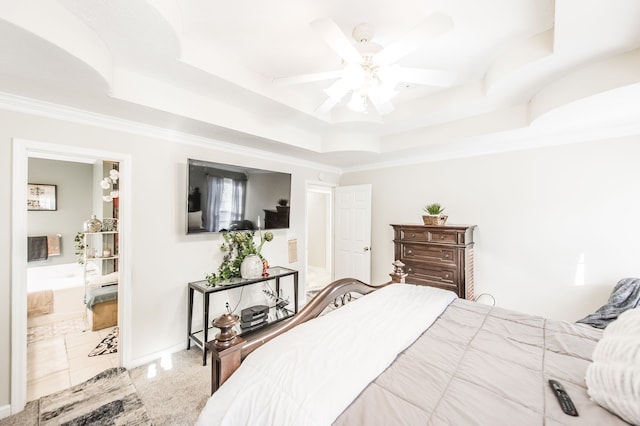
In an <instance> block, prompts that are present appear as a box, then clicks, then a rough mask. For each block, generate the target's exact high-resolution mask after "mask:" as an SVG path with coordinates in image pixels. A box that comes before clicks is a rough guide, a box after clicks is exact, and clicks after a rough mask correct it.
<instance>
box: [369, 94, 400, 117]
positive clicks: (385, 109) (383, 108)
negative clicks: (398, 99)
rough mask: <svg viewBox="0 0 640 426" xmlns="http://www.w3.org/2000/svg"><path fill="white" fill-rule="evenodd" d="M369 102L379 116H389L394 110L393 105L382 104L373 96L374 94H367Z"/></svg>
mask: <svg viewBox="0 0 640 426" xmlns="http://www.w3.org/2000/svg"><path fill="white" fill-rule="evenodd" d="M369 100H370V101H371V103H372V104H373V107H374V108H375V109H376V111H378V114H380V115H386V114H389V113H390V112H393V110H394V108H393V104H392V103H391V102H390V101H386V102H382V100H381V99H379V98H378V97H377V96H375V93H369Z"/></svg>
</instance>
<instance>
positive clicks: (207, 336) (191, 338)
mask: <svg viewBox="0 0 640 426" xmlns="http://www.w3.org/2000/svg"><path fill="white" fill-rule="evenodd" d="M267 273H268V274H269V276H267V277H260V278H254V279H242V278H233V279H231V280H229V281H223V282H221V283H219V284H217V285H216V286H215V287H211V286H209V285H207V281H206V280H201V281H194V282H190V283H189V301H188V308H187V315H188V317H187V328H188V330H187V349H190V348H191V342H193V343H195V344H196V346H198V347H199V348H201V349H202V365H207V346H206V344H207V342H209V341H210V340H213V339H214V338H215V333H212V332H213V331H214V330H217V329H215V328H213V327H211V324H209V298H210V297H211V295H212V294H214V293H218V292H220V291H225V290H229V289H231V288H238V287H243V286H247V285H251V284H258V283H262V282H266V281H271V280H274V281H275V282H276V289H275V291H276V294H280V279H281V278H284V277H293V311H292V310H290V309H278V308H276V307H275V306H271V307H270V309H269V320H268V322H267V324H265V325H264V326H268V325H269V324H275V323H277V322H280V321H282V320H284V319H287V318H289V317H291V316H293V315H294V314H296V313H297V312H298V271H296V270H294V269H289V268H283V267H281V266H274V267H272V268H269V269H267ZM196 291H197V292H198V293H200V294H202V324H203V327H202V330H198V331H193V330H192V327H193V324H192V323H193V294H194V293H195V292H196ZM283 311H284V312H283ZM264 326H263V327H261V328H259V329H262V328H264ZM236 327H237V328H236V332H237V333H238V335H247V334H249V333H251V332H253V331H256V330H258V329H250V330H243V329H241V328H240V326H239V325H237V326H236Z"/></svg>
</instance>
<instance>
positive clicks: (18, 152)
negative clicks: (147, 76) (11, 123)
mask: <svg viewBox="0 0 640 426" xmlns="http://www.w3.org/2000/svg"><path fill="white" fill-rule="evenodd" d="M35 153H38V154H49V155H51V156H52V157H61V158H64V159H65V160H68V161H73V159H74V158H75V159H77V160H79V159H99V160H113V161H117V162H118V163H120V167H119V168H120V177H121V178H122V179H121V180H120V181H119V182H118V183H119V185H118V190H119V197H120V200H121V202H122V205H123V206H124V209H122V210H121V214H120V218H119V220H118V228H119V230H121V231H124V232H122V234H121V235H120V239H119V244H120V248H119V253H120V259H121V260H120V266H121V269H120V280H121V281H120V283H121V284H122V285H119V286H118V328H119V330H118V331H119V337H118V342H119V346H118V362H119V365H121V366H123V367H129V365H130V362H131V345H130V343H131V333H130V328H129V327H130V324H131V322H130V320H131V315H132V312H131V306H130V304H129V303H128V302H129V300H131V299H130V293H131V289H130V285H128V284H129V283H130V282H131V266H130V264H129V262H128V261H127V259H129V258H130V253H131V242H132V238H131V232H129V230H130V229H131V224H132V202H131V201H132V197H131V189H130V188H131V176H132V172H131V167H132V164H131V163H132V160H131V156H130V155H129V154H123V153H120V152H113V151H105V150H95V149H87V148H82V147H78V146H72V145H62V144H54V143H46V142H39V141H34V140H28V139H20V138H14V139H13V163H12V164H13V170H12V179H13V181H12V197H11V205H12V208H11V229H12V232H11V306H12V308H11V360H10V364H11V399H10V400H11V414H16V413H18V412H20V411H22V410H23V409H24V407H25V405H26V399H27V291H26V269H27V209H26V205H27V186H26V184H27V182H28V164H29V155H30V154H35Z"/></svg>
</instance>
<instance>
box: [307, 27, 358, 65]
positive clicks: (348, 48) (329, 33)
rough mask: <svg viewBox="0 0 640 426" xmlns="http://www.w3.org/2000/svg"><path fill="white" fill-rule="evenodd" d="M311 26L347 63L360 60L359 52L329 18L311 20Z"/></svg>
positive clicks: (356, 62)
mask: <svg viewBox="0 0 640 426" xmlns="http://www.w3.org/2000/svg"><path fill="white" fill-rule="evenodd" d="M311 28H313V29H314V30H315V31H316V32H318V33H319V34H320V35H321V36H322V38H323V39H324V41H325V42H326V43H327V44H328V45H329V46H330V47H331V48H332V49H333V50H335V52H336V53H337V54H338V55H339V56H340V57H341V58H342V59H344V60H345V61H346V62H347V63H350V64H359V63H361V62H362V56H361V55H360V53H358V51H357V50H356V48H355V46H354V45H353V43H351V41H350V40H349V38H347V36H346V35H345V34H344V33H343V32H342V31H341V30H340V27H338V24H336V23H335V22H334V21H332V20H331V19H329V18H318V19H316V20H314V21H313V22H311Z"/></svg>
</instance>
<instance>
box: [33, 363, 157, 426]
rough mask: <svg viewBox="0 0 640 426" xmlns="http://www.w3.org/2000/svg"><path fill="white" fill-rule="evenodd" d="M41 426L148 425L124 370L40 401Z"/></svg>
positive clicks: (140, 404) (140, 401) (109, 373)
mask: <svg viewBox="0 0 640 426" xmlns="http://www.w3.org/2000/svg"><path fill="white" fill-rule="evenodd" d="M38 417H39V421H40V423H39V425H40V426H52V425H62V424H64V425H78V426H79V425H89V424H90V425H151V420H150V419H149V414H148V413H147V409H146V408H145V406H144V404H143V403H142V400H141V399H140V397H139V396H138V393H137V392H136V388H135V387H134V385H133V382H132V381H131V377H130V376H129V372H128V371H127V370H126V369H125V368H110V369H108V370H105V371H103V372H102V373H100V374H98V375H97V376H95V377H93V378H91V379H89V380H87V381H86V382H84V383H80V384H79V385H76V386H73V387H71V388H69V389H65V390H63V391H60V392H57V393H54V394H51V395H48V396H44V397H42V398H40V410H39V413H38Z"/></svg>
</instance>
